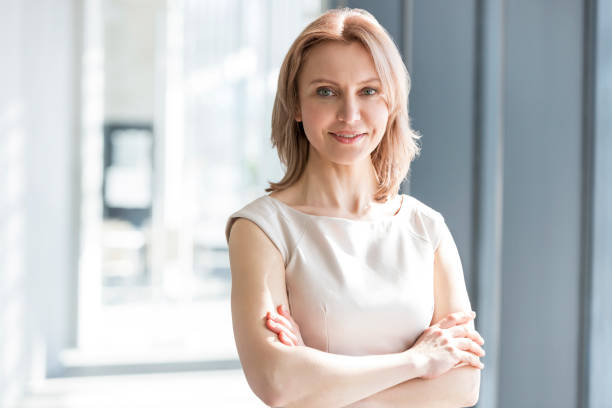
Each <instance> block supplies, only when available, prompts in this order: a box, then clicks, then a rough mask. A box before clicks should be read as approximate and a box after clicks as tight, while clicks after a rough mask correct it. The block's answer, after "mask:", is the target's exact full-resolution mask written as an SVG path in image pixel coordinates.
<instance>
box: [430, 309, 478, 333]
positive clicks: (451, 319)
mask: <svg viewBox="0 0 612 408" xmlns="http://www.w3.org/2000/svg"><path fill="white" fill-rule="evenodd" d="M474 317H476V314H475V313H474V312H455V313H451V314H449V315H448V316H446V317H445V318H444V319H442V320H440V321H439V322H438V323H437V325H438V326H439V327H440V328H441V329H448V328H449V327H453V326H456V325H458V324H465V323H467V322H469V321H470V320H472V319H473V318H474Z"/></svg>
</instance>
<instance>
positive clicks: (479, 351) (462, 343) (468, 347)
mask: <svg viewBox="0 0 612 408" xmlns="http://www.w3.org/2000/svg"><path fill="white" fill-rule="evenodd" d="M455 345H456V346H457V348H458V349H460V350H465V351H469V352H470V353H473V354H475V355H477V356H478V357H483V356H484V355H485V354H486V353H485V351H484V349H483V348H482V347H480V346H479V345H478V344H477V343H475V342H474V341H472V340H471V339H457V340H455Z"/></svg>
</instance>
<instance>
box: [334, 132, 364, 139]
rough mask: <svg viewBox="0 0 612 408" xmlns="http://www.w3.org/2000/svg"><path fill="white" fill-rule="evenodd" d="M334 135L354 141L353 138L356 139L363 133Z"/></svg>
mask: <svg viewBox="0 0 612 408" xmlns="http://www.w3.org/2000/svg"><path fill="white" fill-rule="evenodd" d="M334 134H335V135H336V136H340V137H344V138H346V139H352V138H354V137H357V136H359V135H361V133H358V134H356V135H341V134H339V133H334Z"/></svg>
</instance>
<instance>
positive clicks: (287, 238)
mask: <svg viewBox="0 0 612 408" xmlns="http://www.w3.org/2000/svg"><path fill="white" fill-rule="evenodd" d="M408 92H409V79H408V73H407V70H406V68H405V66H404V64H403V62H402V59H401V56H400V54H399V52H398V50H397V48H396V47H395V45H394V43H393V41H392V40H391V38H390V37H389V35H388V34H387V33H386V31H385V30H384V29H383V28H382V27H381V26H380V24H379V23H378V22H377V21H376V20H375V18H374V17H373V16H372V15H371V14H369V13H368V12H366V11H363V10H360V9H347V8H345V9H340V10H331V11H328V12H326V13H325V14H323V15H322V16H320V17H319V18H318V19H316V20H315V21H314V22H312V23H311V24H310V25H309V26H308V27H306V28H305V29H304V31H303V32H302V33H301V34H300V35H299V36H298V38H297V39H296V40H295V41H294V43H293V45H292V46H291V48H290V50H289V52H288V54H287V56H286V58H285V60H284V62H283V64H282V67H281V71H280V74H279V80H278V88H277V94H276V101H275V105H274V111H273V114H272V142H273V144H274V146H276V148H277V150H278V153H279V157H280V159H281V161H282V162H283V164H284V165H285V166H286V167H287V171H286V174H285V176H284V178H283V179H282V180H281V181H280V182H278V183H270V184H271V185H270V188H268V189H267V190H266V191H268V192H271V193H270V194H267V195H263V196H261V197H259V198H258V199H256V200H254V201H252V202H251V203H249V204H248V205H246V206H245V207H244V208H242V209H241V210H239V211H237V212H235V213H233V214H232V215H231V216H230V217H229V219H228V222H227V226H226V237H227V239H228V244H229V249H230V266H231V272H232V318H233V327H234V336H235V340H236V346H237V349H238V354H239V357H240V361H241V363H242V367H243V370H244V372H245V375H246V378H247V381H248V383H249V385H250V387H251V388H252V390H253V391H254V392H255V394H256V395H257V396H258V397H259V398H260V399H261V400H262V401H264V402H265V403H266V404H268V405H271V406H284V407H344V406H351V407H367V406H388V407H396V406H402V407H407V406H410V407H412V406H418V407H423V406H428V407H430V406H431V407H438V406H444V407H453V406H456V407H460V406H471V405H474V404H475V403H476V400H477V399H478V391H479V383H480V369H482V368H483V365H482V363H481V362H480V359H479V357H480V356H483V355H484V350H483V349H482V347H481V346H482V344H483V343H484V341H483V339H482V338H481V337H480V335H479V334H478V333H477V332H476V331H475V330H474V324H473V321H472V319H473V318H474V313H473V312H471V306H470V301H469V298H468V295H467V291H466V288H465V283H464V281H463V271H462V267H461V261H460V259H459V255H458V252H457V248H456V246H455V243H454V241H453V238H452V235H451V234H450V232H449V231H448V228H447V226H446V224H445V222H444V218H443V217H442V215H441V214H440V213H439V212H437V211H435V210H433V209H432V208H430V207H428V206H426V205H425V204H424V203H422V202H420V201H419V200H417V199H415V198H413V197H411V196H409V195H406V194H398V191H399V185H400V183H401V181H402V179H404V178H405V176H406V175H407V173H408V168H409V164H410V162H411V161H412V160H413V159H414V158H415V156H416V155H417V154H418V152H419V148H418V145H417V140H418V138H419V137H420V136H419V135H418V134H416V133H415V132H414V131H412V130H411V129H410V125H409V119H408V112H407V98H408ZM230 232H231V235H230Z"/></svg>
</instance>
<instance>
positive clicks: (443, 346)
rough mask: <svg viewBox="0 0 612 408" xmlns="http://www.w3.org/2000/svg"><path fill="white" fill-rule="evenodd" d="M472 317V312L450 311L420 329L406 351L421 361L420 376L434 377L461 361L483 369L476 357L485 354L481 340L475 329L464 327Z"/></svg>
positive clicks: (478, 358) (473, 315)
mask: <svg viewBox="0 0 612 408" xmlns="http://www.w3.org/2000/svg"><path fill="white" fill-rule="evenodd" d="M475 316H476V314H475V313H474V312H472V313H467V312H457V313H452V314H450V315H448V316H447V317H445V318H444V319H442V320H440V321H439V322H438V323H436V324H434V325H432V326H430V327H428V328H427V329H425V331H423V333H422V334H421V336H420V337H419V338H418V339H417V340H416V342H415V343H414V345H413V346H412V347H411V348H410V349H408V350H407V351H409V352H411V353H413V355H416V356H417V359H418V361H421V362H424V367H425V368H424V374H423V375H422V376H421V378H425V379H431V378H436V377H438V376H440V375H442V374H444V373H445V372H447V371H449V370H450V369H452V368H454V367H456V366H457V365H460V364H462V363H467V364H468V365H471V366H473V367H476V368H480V369H482V368H484V365H483V364H482V363H481V362H480V357H482V356H484V355H485V352H484V350H483V349H482V347H480V346H481V345H482V344H484V340H483V338H482V337H481V336H480V334H478V332H477V331H475V330H472V329H471V328H470V327H468V323H469V322H470V321H471V320H472V319H473V318H474V317H475Z"/></svg>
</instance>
